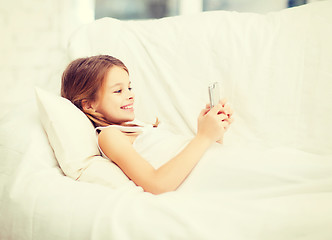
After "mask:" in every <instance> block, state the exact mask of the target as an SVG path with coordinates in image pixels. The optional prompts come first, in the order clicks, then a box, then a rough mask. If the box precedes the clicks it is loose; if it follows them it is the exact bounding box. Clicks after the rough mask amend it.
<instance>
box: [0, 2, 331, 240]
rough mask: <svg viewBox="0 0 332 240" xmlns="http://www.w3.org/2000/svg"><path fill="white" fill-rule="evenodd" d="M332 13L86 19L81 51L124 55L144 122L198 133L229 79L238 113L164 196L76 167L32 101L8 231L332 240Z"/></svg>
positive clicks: (2, 193)
mask: <svg viewBox="0 0 332 240" xmlns="http://www.w3.org/2000/svg"><path fill="white" fill-rule="evenodd" d="M331 12H332V1H321V2H317V3H314V4H308V5H306V6H303V7H299V8H292V9H288V10H284V11H281V12H276V13H270V14H266V15H259V14H253V13H236V12H223V11H217V12H206V13H202V14H198V15H192V16H181V17H172V18H165V19H161V20H148V21H137V22H136V21H128V22H126V21H118V20H115V19H102V20H98V21H96V22H94V23H91V24H88V25H86V26H83V27H82V28H80V29H79V30H78V31H77V32H76V33H75V34H74V35H73V37H72V39H71V41H70V43H69V56H70V58H71V59H74V58H77V57H81V56H88V55H94V54H101V53H104V54H105V53H106V54H110V55H113V56H115V57H118V58H120V59H121V60H123V61H124V62H125V64H126V65H127V66H128V68H129V71H130V77H131V81H132V83H133V87H134V89H135V93H136V100H137V104H136V109H137V117H138V118H139V119H140V120H144V121H147V122H153V121H154V120H155V117H158V118H159V119H160V120H161V121H162V122H163V123H164V124H165V126H167V130H169V131H171V132H173V133H177V134H180V135H183V136H184V138H188V137H191V136H192V135H193V134H194V133H195V131H196V122H197V120H196V119H197V116H198V113H199V111H200V109H201V108H202V107H204V106H205V103H206V102H207V101H208V94H207V85H208V83H210V82H213V81H216V80H220V81H221V82H222V88H223V96H224V97H227V98H228V100H229V102H230V103H231V105H232V106H233V108H234V110H235V122H234V123H233V125H232V126H231V128H230V129H229V131H228V132H227V134H226V136H225V142H224V144H223V145H217V144H216V145H214V146H213V147H212V148H211V149H210V150H209V151H208V152H207V154H206V155H205V156H204V158H203V159H202V161H200V162H199V164H198V165H197V168H195V169H194V171H193V172H192V174H191V175H190V176H189V177H188V178H187V179H186V181H185V182H184V184H183V185H182V186H181V187H180V189H179V190H178V191H176V192H171V193H166V194H162V195H158V196H154V195H152V194H149V193H145V192H143V191H142V189H141V188H139V187H136V186H133V185H127V186H124V187H122V188H118V189H110V188H107V187H105V186H102V185H98V184H91V183H86V182H77V181H74V180H72V179H70V178H68V177H66V176H64V174H63V173H62V171H61V170H60V168H59V166H58V164H57V162H56V159H55V157H54V154H53V151H52V148H51V147H50V145H49V143H48V140H47V136H46V134H45V132H44V130H43V128H42V126H41V124H40V121H39V119H38V113H37V109H36V106H35V103H34V102H32V103H27V104H25V105H24V106H22V107H21V108H20V109H17V110H16V111H14V112H12V114H11V115H9V116H8V117H7V118H4V119H2V120H1V121H2V122H1V125H0V126H1V127H0V129H1V132H0V154H1V165H0V197H1V198H0V239H1V240H2V239H6V240H9V239H14V240H18V239H19V240H21V239H29V240H44V239H48V240H55V239H61V240H75V239H79V240H82V239H94V240H103V239H121V240H126V239H142V240H146V239H227V240H266V239H269V240H272V239H276V240H280V239H282V240H300V239H301V240H330V239H332V228H331V225H332V205H331V202H332V175H331V172H332V171H331V170H332V127H331V122H332V104H331V103H332V44H331V42H332V28H331V22H332V14H331ZM59 81H60V80H59ZM164 140H165V141H166V140H167V138H165V139H164ZM159 147H160V145H155V146H154V147H153V148H151V149H150V152H149V154H151V155H149V156H148V155H146V157H147V158H149V157H151V158H153V156H155V155H156V154H159V152H160V151H161V150H160V149H158V148H159Z"/></svg>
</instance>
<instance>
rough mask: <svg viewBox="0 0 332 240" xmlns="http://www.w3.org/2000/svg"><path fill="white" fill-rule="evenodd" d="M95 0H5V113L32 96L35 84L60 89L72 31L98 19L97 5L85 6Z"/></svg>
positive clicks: (1, 35)
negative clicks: (68, 41) (87, 9)
mask: <svg viewBox="0 0 332 240" xmlns="http://www.w3.org/2000/svg"><path fill="white" fill-rule="evenodd" d="M78 2H80V5H78ZM92 3H93V1H92V0H29V1H27V0H0V54H1V58H0V96H1V97H0V100H1V102H0V103H1V106H2V109H1V111H0V119H1V117H3V116H4V115H5V114H6V113H7V112H8V111H9V110H10V109H11V108H13V107H14V106H15V105H17V104H18V103H21V102H22V101H28V100H33V99H34V86H40V87H43V88H45V89H52V90H53V91H57V90H58V89H59V86H60V77H61V73H62V71H63V69H64V68H65V66H66V65H67V63H68V60H67V57H66V44H67V40H68V37H69V35H70V33H71V32H72V31H73V30H74V29H76V28H77V27H78V26H79V25H80V24H82V23H85V22H88V21H89V20H90V21H92V20H93V18H94V16H93V11H92V12H89V11H86V8H87V6H88V5H89V4H90V7H91V4H92ZM79 6H80V7H79ZM84 7H85V8H84ZM91 9H93V8H92V7H91ZM82 15H83V16H84V18H85V19H84V18H83V17H82Z"/></svg>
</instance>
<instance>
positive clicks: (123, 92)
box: [92, 66, 135, 124]
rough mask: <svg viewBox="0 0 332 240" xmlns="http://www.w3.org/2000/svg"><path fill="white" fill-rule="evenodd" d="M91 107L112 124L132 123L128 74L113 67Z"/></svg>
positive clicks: (132, 113) (132, 98)
mask: <svg viewBox="0 0 332 240" xmlns="http://www.w3.org/2000/svg"><path fill="white" fill-rule="evenodd" d="M92 106H93V108H94V109H95V111H96V112H99V113H101V114H103V115H104V117H105V118H106V119H107V120H109V121H111V122H113V123H116V124H121V123H124V122H128V121H133V120H134V118H135V114H134V94H133V93H132V92H131V87H130V81H129V75H128V73H127V72H126V71H125V70H123V69H122V68H121V67H117V66H113V67H112V68H111V69H110V70H109V71H108V73H107V75H106V79H105V82H104V84H103V86H102V88H101V89H100V91H99V93H98V97H97V100H96V101H95V102H94V103H93V104H92Z"/></svg>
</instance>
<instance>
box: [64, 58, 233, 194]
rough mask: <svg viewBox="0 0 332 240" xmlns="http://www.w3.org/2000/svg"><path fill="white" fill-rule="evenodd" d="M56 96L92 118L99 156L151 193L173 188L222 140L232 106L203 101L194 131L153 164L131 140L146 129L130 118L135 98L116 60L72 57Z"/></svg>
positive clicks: (129, 83) (133, 115)
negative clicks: (182, 144) (183, 143)
mask: <svg viewBox="0 0 332 240" xmlns="http://www.w3.org/2000/svg"><path fill="white" fill-rule="evenodd" d="M61 95H62V96H63V97H65V98H67V99H69V100H70V101H71V102H72V103H73V104H74V105H76V106H77V107H78V108H79V109H81V110H82V111H83V112H84V113H85V114H86V116H87V117H88V118H89V119H90V120H91V121H92V123H93V124H94V126H95V127H96V129H97V131H98V132H99V135H98V145H99V148H100V150H101V152H102V154H103V155H104V157H107V158H108V159H110V160H111V161H113V162H114V163H115V164H117V165H118V166H119V167H120V168H121V170H122V171H123V172H124V173H125V174H126V175H127V176H128V178H129V179H131V180H132V181H133V182H134V183H135V184H136V185H138V186H141V187H142V188H143V189H144V190H145V191H147V192H151V193H153V194H160V193H163V192H168V191H173V190H176V189H177V188H178V187H179V186H180V185H181V183H182V182H183V181H184V180H185V179H186V177H187V176H188V175H189V174H190V172H191V171H192V170H193V168H194V167H195V165H196V164H197V162H198V161H199V160H200V159H201V157H202V156H203V155H204V153H205V152H206V150H207V149H208V148H209V147H210V146H211V145H212V144H213V143H214V142H218V143H222V141H223V137H224V133H225V131H226V130H227V128H228V127H229V125H230V124H231V122H232V117H231V116H232V110H231V109H230V108H229V107H228V105H227V104H226V102H225V101H221V102H220V103H219V104H217V105H216V106H214V107H213V108H211V109H210V107H209V105H207V106H206V108H205V109H202V111H201V113H200V114H199V116H198V127H197V134H196V135H195V136H194V137H193V138H192V139H191V140H190V141H188V142H187V144H186V146H185V147H184V148H182V149H181V151H179V152H178V153H177V154H176V155H175V156H172V157H170V159H169V160H168V161H166V162H165V163H163V164H162V165H161V166H158V167H157V168H155V167H154V166H153V165H152V164H151V163H150V162H149V161H147V160H146V159H145V158H144V157H143V156H142V155H141V154H139V152H138V151H137V150H136V149H135V140H136V139H137V138H139V137H140V135H143V134H144V132H146V131H145V129H147V128H149V127H146V126H145V125H144V124H136V123H135V122H133V121H134V120H135V113H134V100H135V98H134V94H133V92H132V88H131V82H130V81H129V71H128V69H127V67H126V66H125V65H124V64H123V63H122V62H121V61H120V60H118V59H116V58H114V57H111V56H108V55H99V56H93V57H88V58H80V59H77V60H75V61H73V62H72V63H70V64H69V65H68V67H67V68H66V70H65V71H64V73H63V76H62V85H61ZM157 125H158V123H156V124H155V127H157ZM151 128H152V127H151ZM157 128H158V127H157ZM149 133H153V131H149ZM154 144H163V143H162V142H161V143H156V142H155V143H154ZM160 155H163V153H162V152H161V153H160Z"/></svg>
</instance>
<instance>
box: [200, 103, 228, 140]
mask: <svg viewBox="0 0 332 240" xmlns="http://www.w3.org/2000/svg"><path fill="white" fill-rule="evenodd" d="M219 104H221V106H222V108H221V109H220V110H219V111H218V115H223V117H222V118H223V119H222V122H223V123H222V125H223V126H224V131H223V133H222V134H221V135H220V139H218V140H217V142H218V143H222V142H223V137H224V133H225V131H226V130H227V129H228V128H229V126H230V124H231V123H232V122H233V121H234V120H233V109H232V108H231V107H230V106H229V104H228V103H227V100H226V99H222V100H221V101H220V102H219ZM206 109H207V111H209V110H210V104H207V105H206ZM225 116H226V118H225Z"/></svg>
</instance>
